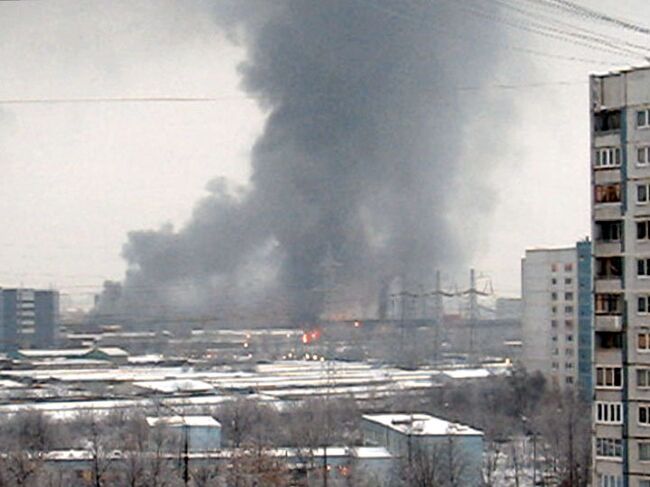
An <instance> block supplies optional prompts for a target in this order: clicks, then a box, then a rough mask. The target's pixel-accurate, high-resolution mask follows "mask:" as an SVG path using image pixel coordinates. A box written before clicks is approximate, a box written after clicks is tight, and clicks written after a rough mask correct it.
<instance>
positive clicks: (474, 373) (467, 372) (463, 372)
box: [443, 369, 490, 379]
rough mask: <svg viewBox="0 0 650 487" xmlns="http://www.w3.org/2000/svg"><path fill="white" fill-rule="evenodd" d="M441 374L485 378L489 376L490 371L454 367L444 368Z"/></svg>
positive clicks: (453, 376)
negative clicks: (453, 368) (450, 368)
mask: <svg viewBox="0 0 650 487" xmlns="http://www.w3.org/2000/svg"><path fill="white" fill-rule="evenodd" d="M443 374H445V375H446V376H448V377H451V378H452V379H485V378H486V377H489V376H490V371H489V370H487V369H455V370H445V371H443Z"/></svg>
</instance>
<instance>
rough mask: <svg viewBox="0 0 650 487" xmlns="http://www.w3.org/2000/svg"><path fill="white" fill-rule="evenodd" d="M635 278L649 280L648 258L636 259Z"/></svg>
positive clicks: (649, 266) (649, 265)
mask: <svg viewBox="0 0 650 487" xmlns="http://www.w3.org/2000/svg"><path fill="white" fill-rule="evenodd" d="M636 277H638V278H639V279H648V278H650V257H644V258H642V259H636Z"/></svg>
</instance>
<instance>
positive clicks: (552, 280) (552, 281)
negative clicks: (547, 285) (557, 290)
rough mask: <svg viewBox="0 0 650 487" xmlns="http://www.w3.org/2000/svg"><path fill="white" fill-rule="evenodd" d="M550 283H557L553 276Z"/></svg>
mask: <svg viewBox="0 0 650 487" xmlns="http://www.w3.org/2000/svg"><path fill="white" fill-rule="evenodd" d="M551 284H552V285H553V286H555V285H556V284H557V279H555V278H553V279H551Z"/></svg>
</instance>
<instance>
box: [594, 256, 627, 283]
mask: <svg viewBox="0 0 650 487" xmlns="http://www.w3.org/2000/svg"><path fill="white" fill-rule="evenodd" d="M622 275H623V258H622V257H598V258H597V259H596V278H597V279H617V278H620V277H621V276H622Z"/></svg>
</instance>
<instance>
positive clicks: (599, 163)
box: [594, 147, 621, 169]
mask: <svg viewBox="0 0 650 487" xmlns="http://www.w3.org/2000/svg"><path fill="white" fill-rule="evenodd" d="M620 165H621V149H619V148H618V147H602V148H600V149H597V150H596V160H595V165H594V167H596V168H602V169H606V168H610V167H618V166H620Z"/></svg>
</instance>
